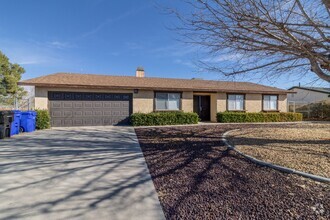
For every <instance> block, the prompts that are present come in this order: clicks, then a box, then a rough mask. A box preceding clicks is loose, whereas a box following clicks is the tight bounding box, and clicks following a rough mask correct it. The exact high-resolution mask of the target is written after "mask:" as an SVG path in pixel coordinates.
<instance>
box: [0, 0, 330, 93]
mask: <svg viewBox="0 0 330 220" xmlns="http://www.w3.org/2000/svg"><path fill="white" fill-rule="evenodd" d="M178 2H179V1H173V0H171V1H165V0H163V1H160V0H158V1H157V2H156V3H155V2H154V1H153V0H120V1H115V0H47V1H45V0H30V1H27V0H1V8H2V10H1V13H0V50H1V51H2V52H3V53H5V54H6V55H7V56H8V57H9V59H10V61H11V62H14V63H18V64H20V65H21V66H23V67H24V68H25V70H26V73H25V74H24V75H23V79H29V78H34V77H38V76H42V75H47V74H51V73H56V72H72V73H95V74H109V75H128V76H134V75H135V70H136V68H137V67H138V66H143V67H144V69H145V72H146V76H147V77H171V78H188V79H189V78H203V79H212V80H228V81H232V80H237V79H233V78H226V77H224V76H222V75H221V74H220V73H213V72H207V71H203V70H200V68H199V67H198V65H196V63H197V62H198V60H199V59H200V51H199V48H197V47H195V46H192V45H188V44H185V43H183V42H182V38H181V36H180V35H179V33H178V32H177V31H174V30H173V29H172V28H171V27H174V26H175V25H177V24H178V22H179V21H178V20H177V19H176V18H175V17H174V16H172V15H169V14H167V13H164V11H163V8H162V7H159V4H161V5H163V6H166V7H177V8H179V9H181V10H185V8H183V6H182V4H180V3H178ZM228 60H230V61H231V62H234V61H235V56H232V55H231V56H228V57H219V58H217V62H219V64H220V65H226V64H225V63H226V61H228ZM239 81H250V82H255V83H262V84H265V85H269V86H276V87H279V88H284V89H287V88H290V87H291V86H296V85H298V83H299V82H300V83H301V85H307V86H329V84H328V83H326V82H324V81H321V80H318V81H315V76H314V75H313V74H312V73H311V74H310V75H309V76H307V77H304V78H299V79H297V78H296V77H292V78H291V77H290V78H289V77H287V76H283V77H280V78H276V79H267V78H263V79H259V78H253V77H249V76H247V77H244V78H242V79H239Z"/></svg>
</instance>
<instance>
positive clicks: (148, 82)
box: [19, 69, 290, 127]
mask: <svg viewBox="0 0 330 220" xmlns="http://www.w3.org/2000/svg"><path fill="white" fill-rule="evenodd" d="M19 84H20V85H26V86H35V101H34V103H35V108H36V109H48V110H49V111H50V115H51V123H52V126H55V127H60V126H91V125H113V124H118V123H121V122H127V121H128V118H129V116H130V115H131V114H132V113H136V112H141V113H149V112H154V111H184V112H196V113H197V114H198V115H199V117H200V119H201V120H202V121H212V122H215V121H216V113H217V112H223V111H242V112H261V111H275V112H286V111H287V94H288V93H290V92H289V91H287V90H282V89H278V88H274V87H269V86H264V85H259V84H255V83H249V82H226V81H212V80H201V79H173V78H152V77H145V76H144V70H143V69H137V71H136V76H110V75H94V74H74V73H55V74H50V75H46V76H41V77H38V78H33V79H29V80H24V81H21V82H20V83H19Z"/></svg>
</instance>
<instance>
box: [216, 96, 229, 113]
mask: <svg viewBox="0 0 330 220" xmlns="http://www.w3.org/2000/svg"><path fill="white" fill-rule="evenodd" d="M226 110H227V94H226V93H218V94H217V112H224V111H226Z"/></svg>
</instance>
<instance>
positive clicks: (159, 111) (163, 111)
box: [154, 110, 182, 112]
mask: <svg viewBox="0 0 330 220" xmlns="http://www.w3.org/2000/svg"><path fill="white" fill-rule="evenodd" d="M154 112H182V110H154Z"/></svg>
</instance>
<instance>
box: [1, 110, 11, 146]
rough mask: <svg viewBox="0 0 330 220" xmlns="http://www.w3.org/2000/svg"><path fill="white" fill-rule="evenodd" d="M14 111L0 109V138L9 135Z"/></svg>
mask: <svg viewBox="0 0 330 220" xmlns="http://www.w3.org/2000/svg"><path fill="white" fill-rule="evenodd" d="M13 117H14V113H13V112H12V111H0V139H4V138H6V137H10V128H11V123H12V122H13Z"/></svg>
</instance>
